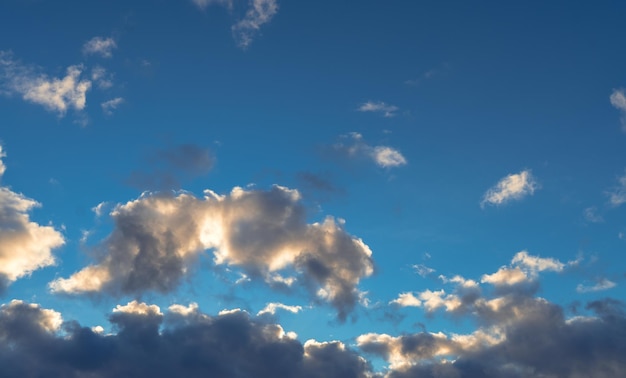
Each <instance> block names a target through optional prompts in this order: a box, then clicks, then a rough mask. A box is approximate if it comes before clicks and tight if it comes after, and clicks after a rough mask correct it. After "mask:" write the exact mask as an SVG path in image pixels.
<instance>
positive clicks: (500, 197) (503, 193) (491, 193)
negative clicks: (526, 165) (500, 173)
mask: <svg viewBox="0 0 626 378" xmlns="http://www.w3.org/2000/svg"><path fill="white" fill-rule="evenodd" d="M538 187H539V186H538V184H537V182H536V181H535V178H534V177H533V175H532V173H531V172H530V171H529V170H524V171H522V172H520V173H516V174H510V175H508V176H506V177H504V178H503V179H502V180H500V181H499V182H498V183H497V184H496V185H494V186H493V187H492V188H490V189H489V190H488V191H487V192H486V193H485V195H484V197H483V200H482V202H481V206H485V204H490V205H502V204H505V203H507V202H509V201H511V200H519V199H522V198H524V197H525V196H527V195H532V194H533V193H534V192H535V190H536V189H537V188H538Z"/></svg>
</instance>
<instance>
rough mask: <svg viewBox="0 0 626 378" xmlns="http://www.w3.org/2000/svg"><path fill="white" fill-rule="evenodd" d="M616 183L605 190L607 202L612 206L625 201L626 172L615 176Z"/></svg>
mask: <svg viewBox="0 0 626 378" xmlns="http://www.w3.org/2000/svg"><path fill="white" fill-rule="evenodd" d="M617 181H618V183H619V184H618V185H617V186H615V187H613V188H612V189H610V190H609V191H607V195H608V196H609V204H610V205H611V206H613V207H617V206H620V205H622V204H624V203H626V173H624V175H623V176H620V177H618V178H617Z"/></svg>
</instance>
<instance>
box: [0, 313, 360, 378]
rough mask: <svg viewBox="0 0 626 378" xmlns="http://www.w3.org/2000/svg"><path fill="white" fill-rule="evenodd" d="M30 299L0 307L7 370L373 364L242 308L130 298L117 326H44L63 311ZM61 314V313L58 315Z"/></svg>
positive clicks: (69, 373) (174, 372) (338, 371)
mask: <svg viewBox="0 0 626 378" xmlns="http://www.w3.org/2000/svg"><path fill="white" fill-rule="evenodd" d="M46 311H50V310H44V309H42V308H40V307H39V306H36V305H31V304H26V303H23V302H19V303H13V302H12V303H11V304H9V305H5V306H3V307H2V308H1V309H0V376H2V377H7V378H12V377H45V376H57V377H98V378H106V377H148V376H149V377H157V378H158V377H174V376H177V377H229V378H231V377H232V378H238V377H241V378H244V377H245V378H248V377H257V378H263V377H285V378H289V377H294V378H295V377H298V378H302V377H311V378H313V377H319V378H322V377H324V378H333V377H337V378H346V377H355V378H360V377H366V376H368V374H369V373H370V372H371V366H370V365H369V364H368V363H367V362H366V361H365V360H364V359H363V358H362V357H360V356H358V355H357V354H356V353H355V352H354V351H352V350H350V349H349V348H347V347H346V346H345V345H344V344H342V343H340V342H331V343H319V342H315V341H308V342H307V343H305V344H304V345H303V344H302V343H300V342H299V341H298V340H296V339H294V338H293V337H291V336H290V335H288V334H286V333H285V332H284V331H283V329H282V328H281V327H280V326H279V325H277V324H272V323H265V322H261V321H259V320H257V319H256V318H253V317H251V316H250V315H248V314H247V313H246V312H242V311H239V310H234V311H229V312H224V313H222V314H220V315H219V316H214V317H212V316H208V315H206V314H203V313H201V312H199V311H198V310H197V308H195V307H193V306H190V307H183V306H172V307H171V308H170V311H168V312H167V313H166V314H165V315H163V314H161V313H160V312H158V308H156V309H155V306H146V305H144V304H140V303H136V302H131V303H129V304H128V305H127V306H118V308H117V309H116V310H115V311H114V312H113V313H112V314H111V315H110V317H109V319H110V321H111V322H112V323H113V324H114V325H115V326H116V328H117V332H116V333H114V334H110V335H103V334H100V333H96V332H94V331H92V330H91V329H89V328H85V327H81V326H80V325H79V324H78V323H76V322H66V323H64V325H63V330H62V331H63V332H62V334H59V333H58V332H57V331H58V330H57V329H45V328H44V327H43V326H42V324H45V322H44V320H46V319H48V318H50V317H51V316H52V315H54V316H56V314H57V313H55V312H51V314H52V315H51V314H50V313H46ZM57 320H58V319H57Z"/></svg>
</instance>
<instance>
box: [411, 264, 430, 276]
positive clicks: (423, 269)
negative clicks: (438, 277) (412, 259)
mask: <svg viewBox="0 0 626 378" xmlns="http://www.w3.org/2000/svg"><path fill="white" fill-rule="evenodd" d="M413 269H415V272H416V273H417V274H419V275H420V276H422V277H426V276H429V275H431V274H433V273H435V269H433V268H429V267H427V266H426V265H424V264H416V265H413Z"/></svg>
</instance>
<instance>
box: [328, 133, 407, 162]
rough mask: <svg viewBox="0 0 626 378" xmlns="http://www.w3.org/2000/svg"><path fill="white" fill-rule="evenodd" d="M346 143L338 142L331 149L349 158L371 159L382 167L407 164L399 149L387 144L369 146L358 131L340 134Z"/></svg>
mask: <svg viewBox="0 0 626 378" xmlns="http://www.w3.org/2000/svg"><path fill="white" fill-rule="evenodd" d="M342 138H343V139H346V140H348V142H347V143H343V142H339V143H335V144H334V145H333V146H332V150H333V151H334V152H335V153H337V154H339V155H341V156H343V157H345V158H349V159H365V160H369V161H373V162H374V163H375V164H376V165H378V166H379V167H383V168H393V167H400V166H403V165H406V164H407V160H406V158H405V157H404V155H402V153H401V152H400V151H398V150H397V149H395V148H392V147H389V146H370V145H369V144H367V143H366V142H365V140H364V139H363V136H362V135H361V134H359V133H355V132H353V133H350V134H347V135H342Z"/></svg>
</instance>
